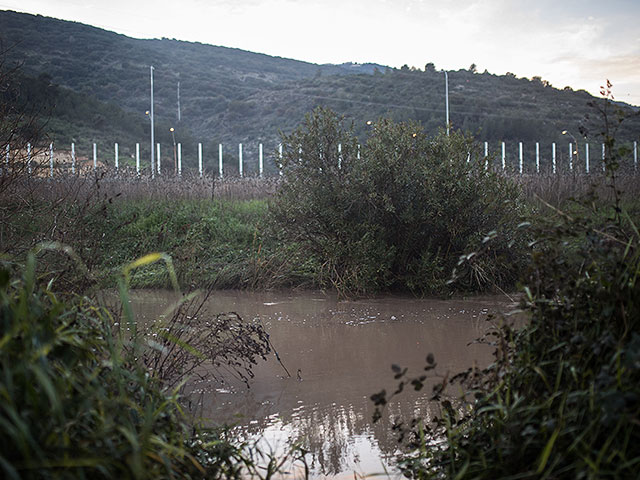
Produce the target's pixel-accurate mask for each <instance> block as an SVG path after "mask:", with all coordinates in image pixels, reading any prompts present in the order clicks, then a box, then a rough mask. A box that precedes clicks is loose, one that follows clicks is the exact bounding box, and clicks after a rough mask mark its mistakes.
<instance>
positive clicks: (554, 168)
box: [551, 142, 556, 175]
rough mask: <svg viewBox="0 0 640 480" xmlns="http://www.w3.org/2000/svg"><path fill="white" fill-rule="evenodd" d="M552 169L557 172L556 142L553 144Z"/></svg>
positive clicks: (554, 172)
mask: <svg viewBox="0 0 640 480" xmlns="http://www.w3.org/2000/svg"><path fill="white" fill-rule="evenodd" d="M551 171H552V172H553V174H554V175H555V174H556V142H553V143H552V144H551Z"/></svg>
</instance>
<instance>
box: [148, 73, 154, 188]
mask: <svg viewBox="0 0 640 480" xmlns="http://www.w3.org/2000/svg"><path fill="white" fill-rule="evenodd" d="M149 73H150V76H151V111H150V112H149V118H151V178H155V176H156V160H155V150H156V141H155V138H154V135H155V129H154V128H153V65H152V66H150V67H149Z"/></svg>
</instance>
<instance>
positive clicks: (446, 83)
mask: <svg viewBox="0 0 640 480" xmlns="http://www.w3.org/2000/svg"><path fill="white" fill-rule="evenodd" d="M444 102H445V106H446V108H447V137H448V136H449V74H448V73H447V71H446V70H445V71H444Z"/></svg>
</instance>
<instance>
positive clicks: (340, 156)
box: [338, 143, 342, 170]
mask: <svg viewBox="0 0 640 480" xmlns="http://www.w3.org/2000/svg"><path fill="white" fill-rule="evenodd" d="M341 168H342V144H341V143H339V144H338V170H340V169H341Z"/></svg>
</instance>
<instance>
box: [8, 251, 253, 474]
mask: <svg viewBox="0 0 640 480" xmlns="http://www.w3.org/2000/svg"><path fill="white" fill-rule="evenodd" d="M34 272H35V261H34V259H33V256H32V255H30V256H29V260H28V265H27V267H26V269H25V271H24V274H23V275H22V276H21V277H18V276H16V275H12V274H10V272H9V270H8V269H6V268H0V312H1V315H0V398H2V401H1V402H0V432H1V434H0V472H1V473H0V476H2V478H7V479H28V478H34V479H35V478H38V479H41V478H107V479H108V478H135V479H147V478H149V479H151V478H153V479H161V478H236V477H239V476H240V474H241V472H242V471H244V472H246V471H247V469H250V468H251V466H252V465H251V464H250V463H249V464H248V463H246V462H245V460H244V457H243V454H242V451H241V450H240V448H239V447H237V446H234V444H233V443H230V442H229V441H227V440H225V439H224V436H223V432H222V431H221V432H216V431H212V430H211V431H200V432H199V431H197V430H196V429H194V428H193V426H192V425H190V424H189V422H188V421H187V420H188V419H187V418H186V417H185V416H184V414H183V413H182V412H183V411H182V408H181V406H180V404H179V403H178V394H177V392H176V391H166V390H163V388H162V386H161V385H160V383H159V381H158V380H157V379H156V378H155V376H153V375H150V374H149V372H148V370H147V369H145V368H143V367H142V366H141V365H139V362H137V361H136V359H135V357H134V356H133V355H132V352H135V351H136V349H135V348H134V349H127V348H123V343H122V338H121V337H119V336H118V335H116V334H114V332H112V330H111V325H112V323H113V319H111V318H110V317H109V314H108V312H106V311H105V310H103V309H100V308H97V307H96V306H95V305H93V304H92V303H90V302H89V301H88V300H87V299H85V298H75V299H72V300H69V301H66V302H64V301H61V300H59V299H58V298H57V297H56V295H55V294H54V292H53V291H51V289H50V288H49V287H39V286H38V282H37V281H36V278H35V273H34ZM129 350H130V352H129V353H127V352H128V351H129ZM243 469H244V470H243Z"/></svg>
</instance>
